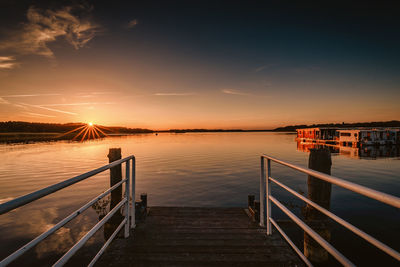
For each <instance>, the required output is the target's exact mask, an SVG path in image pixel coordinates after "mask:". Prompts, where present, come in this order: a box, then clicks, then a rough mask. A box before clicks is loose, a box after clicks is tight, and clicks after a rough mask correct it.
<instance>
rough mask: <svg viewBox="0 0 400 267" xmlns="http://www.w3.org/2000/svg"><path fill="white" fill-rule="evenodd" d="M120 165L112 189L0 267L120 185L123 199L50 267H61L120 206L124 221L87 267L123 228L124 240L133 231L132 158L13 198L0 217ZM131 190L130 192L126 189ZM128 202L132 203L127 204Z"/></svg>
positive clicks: (14, 256)
mask: <svg viewBox="0 0 400 267" xmlns="http://www.w3.org/2000/svg"><path fill="white" fill-rule="evenodd" d="M131 160H132V172H131V168H130V163H131ZM122 163H126V168H125V171H126V173H125V179H122V180H121V181H119V182H118V183H116V184H115V185H113V186H112V187H111V188H109V189H107V190H106V191H104V192H103V193H101V194H100V195H98V196H97V197H95V198H94V199H92V200H91V201H89V202H87V203H86V204H84V205H83V206H82V207H80V208H79V209H78V210H76V211H74V212H73V213H71V214H70V215H68V216H67V217H65V218H64V219H62V220H61V221H60V222H58V223H57V224H56V225H54V226H53V227H52V228H50V229H49V230H47V231H46V232H44V233H42V234H40V235H39V236H37V237H36V238H34V239H33V240H32V241H30V242H28V243H27V244H25V245H24V246H22V247H21V248H19V249H18V250H16V251H15V252H13V253H12V254H11V255H9V256H8V257H6V258H4V259H3V260H1V261H0V267H3V266H6V265H8V264H9V263H11V262H12V261H14V260H15V259H17V258H18V257H20V256H21V255H23V254H24V253H25V252H26V251H28V250H29V249H31V248H33V247H34V246H36V245H37V244H38V243H39V242H41V241H43V240H44V239H45V238H46V237H48V236H49V235H51V234H53V233H54V232H55V231H57V230H58V229H59V228H61V227H62V226H64V225H65V224H67V223H68V222H69V221H71V220H73V219H74V218H76V217H77V216H78V215H79V214H81V213H82V212H83V211H85V210H86V209H88V208H89V207H90V206H91V205H93V204H94V203H95V202H96V201H98V200H100V199H101V198H103V197H105V196H106V195H108V194H110V193H111V192H112V191H113V190H114V189H116V188H117V187H120V186H121V187H122V184H123V183H125V193H124V194H125V197H124V198H123V199H122V200H121V201H120V202H119V203H118V204H117V205H116V206H115V207H114V208H113V209H112V210H111V211H110V212H109V213H108V214H107V215H106V216H105V217H104V218H103V219H102V220H101V221H99V222H98V223H97V224H96V225H95V226H94V227H93V228H92V229H91V230H89V232H87V233H86V234H85V236H84V237H83V238H81V239H80V240H79V241H78V242H77V243H76V244H75V245H74V246H73V247H72V248H71V249H70V250H69V251H68V252H67V253H65V254H64V255H63V256H62V257H61V258H60V259H59V260H58V261H57V262H56V263H55V265H54V266H63V265H64V264H65V263H66V262H67V261H68V260H69V258H70V257H72V256H73V255H74V254H75V253H76V252H77V251H78V250H79V249H80V248H81V247H82V246H83V245H84V243H85V242H86V241H87V240H88V239H89V238H90V237H91V236H93V235H94V233H96V231H98V230H99V229H100V227H101V226H103V225H104V224H105V223H106V222H107V221H108V220H109V219H110V218H111V217H112V216H113V215H114V214H115V213H116V212H117V211H118V210H119V209H120V208H121V207H122V206H124V205H125V218H124V219H123V220H122V222H121V223H120V225H119V226H118V227H117V229H116V230H115V231H114V232H113V233H112V234H111V236H110V237H109V238H108V240H107V241H106V243H105V244H104V245H103V247H102V248H101V249H100V251H99V252H98V253H97V254H96V256H95V257H94V258H93V259H92V261H91V262H90V264H89V265H90V266H93V264H94V263H95V262H96V261H97V260H98V259H99V257H100V256H101V255H102V253H103V252H104V251H105V249H106V248H107V247H108V245H109V244H110V243H111V241H112V240H113V239H114V237H115V236H116V235H117V233H118V232H119V231H120V230H121V228H122V226H124V225H125V231H124V237H125V238H126V237H128V236H129V229H130V228H134V227H135V179H136V178H135V170H136V162H135V156H133V155H131V156H129V157H126V158H123V159H119V160H116V161H113V162H111V163H110V164H107V165H104V166H103V167H100V168H97V169H95V170H92V171H89V172H86V173H84V174H81V175H78V176H75V177H73V178H70V179H67V180H64V181H63V182H60V183H57V184H54V185H51V186H48V187H45V188H43V189H40V190H37V191H35V192H32V193H29V194H26V195H24V196H21V197H18V198H15V199H13V200H10V201H8V202H6V203H3V204H1V205H0V211H1V212H0V215H1V214H3V213H6V212H8V211H11V210H13V209H16V208H18V207H21V206H23V205H26V204H28V203H30V202H32V201H34V200H37V199H40V198H42V197H44V196H47V195H49V194H52V193H54V192H56V191H58V190H61V189H63V188H65V187H68V186H70V185H73V184H75V183H77V182H80V181H82V180H85V179H87V178H89V177H92V176H93V175H96V174H98V173H101V172H103V171H105V170H108V169H111V168H113V167H116V166H118V165H121V164H122ZM131 178H132V184H131V182H130V179H131ZM130 186H132V188H130ZM131 189H132V201H130V192H131ZM130 202H132V203H130Z"/></svg>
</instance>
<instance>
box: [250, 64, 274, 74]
mask: <svg viewBox="0 0 400 267" xmlns="http://www.w3.org/2000/svg"><path fill="white" fill-rule="evenodd" d="M278 65H279V64H275V63H270V64H265V65H262V66H259V67H257V68H256V69H254V71H255V72H261V71H263V70H266V69H270V68H272V67H277V66H278Z"/></svg>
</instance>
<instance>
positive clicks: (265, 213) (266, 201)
mask: <svg viewBox="0 0 400 267" xmlns="http://www.w3.org/2000/svg"><path fill="white" fill-rule="evenodd" d="M265 161H267V164H265ZM271 161H273V162H276V163H278V164H281V165H284V166H287V167H289V168H292V169H295V170H297V171H300V172H302V173H305V174H308V175H311V176H313V177H315V178H318V179H321V180H323V181H326V182H329V183H332V184H335V185H337V186H340V187H343V188H346V189H348V190H351V191H353V192H356V193H359V194H361V195H364V196H367V197H369V198H372V199H375V200H377V201H380V202H383V203H385V204H388V205H390V206H393V207H396V208H400V198H398V197H395V196H392V195H389V194H386V193H382V192H379V191H376V190H373V189H370V188H368V187H365V186H362V185H358V184H355V183H352V182H349V181H345V180H343V179H341V178H337V177H334V176H331V175H328V174H324V173H321V172H318V171H314V170H311V169H308V168H303V167H300V166H297V165H294V164H290V163H287V162H284V161H282V160H279V159H276V158H273V157H270V156H267V155H262V156H261V175H260V225H261V226H263V227H264V226H266V230H267V235H270V234H272V225H274V226H275V228H276V229H277V230H278V232H279V233H280V234H281V235H282V236H283V238H285V240H286V241H287V242H288V244H289V245H290V246H291V247H292V248H293V249H294V251H295V252H296V253H297V254H298V255H299V257H300V258H301V259H302V260H303V261H304V263H305V264H306V265H308V266H312V264H311V262H310V261H309V260H308V259H307V258H306V256H305V255H304V254H303V253H302V252H301V251H300V249H299V248H298V247H297V246H296V245H295V244H294V243H293V242H292V241H291V240H290V238H289V237H288V236H287V235H286V234H285V232H284V231H283V230H282V229H281V228H280V227H279V225H278V224H277V223H276V221H275V220H274V219H273V218H272V217H271V202H272V203H274V204H275V205H276V206H277V207H278V208H279V209H280V210H281V211H283V212H284V213H285V214H286V215H287V216H288V217H289V218H290V219H292V220H293V221H294V222H295V223H296V224H297V225H298V226H300V227H301V228H302V229H303V230H304V231H305V232H306V233H307V234H308V235H309V236H311V237H312V238H313V239H314V240H315V241H316V242H318V243H319V244H320V245H321V246H322V247H323V248H324V249H325V250H326V251H328V252H329V253H330V254H331V255H332V256H333V257H334V258H335V259H336V260H338V261H339V262H340V263H341V264H343V265H344V266H354V264H353V263H352V262H351V261H350V260H348V259H347V258H346V257H345V256H344V255H342V254H341V253H340V252H339V251H338V250H336V249H335V248H334V247H333V246H332V245H331V244H329V243H328V242H327V241H326V240H325V239H323V238H322V237H321V236H320V235H319V234H318V233H316V232H315V231H314V230H312V229H311V228H310V227H309V226H308V225H307V224H305V223H304V222H303V221H302V220H300V219H299V218H298V217H297V216H296V215H295V214H293V213H292V212H291V211H290V210H289V209H287V208H286V207H285V206H284V205H283V204H282V203H281V202H279V201H278V200H277V199H276V198H275V197H273V196H272V195H271V182H272V183H274V184H276V185H278V186H279V187H281V188H283V189H285V190H286V191H288V192H289V193H291V194H292V195H294V196H296V197H298V198H300V199H301V200H303V201H304V202H306V203H307V204H309V205H310V206H312V207H313V208H315V209H317V210H318V211H320V212H321V213H323V214H325V215H326V216H328V217H329V218H331V219H333V220H334V221H336V222H337V223H339V224H341V225H342V226H344V227H345V228H347V229H348V230H350V231H352V232H353V233H355V234H356V235H358V236H359V237H361V238H363V239H364V240H366V241H368V242H369V243H371V244H372V245H374V246H375V247H377V248H379V249H380V250H382V251H384V252H385V253H387V254H388V255H390V256H392V257H393V258H395V259H397V260H398V261H400V253H399V252H397V251H396V250H394V249H392V248H390V247H389V246H387V245H385V244H383V243H382V242H380V241H378V240H377V239H375V238H374V237H372V236H370V235H369V234H367V233H365V232H364V231H362V230H360V229H358V228H357V227H355V226H354V225H352V224H350V223H348V222H346V221H345V220H343V219H341V218H340V217H338V216H336V215H335V214H333V213H332V212H330V211H328V210H327V209H325V208H323V207H321V206H320V205H318V204H317V203H315V202H313V201H311V200H309V199H308V198H306V197H304V196H303V195H301V194H299V193H297V192H296V191H294V190H293V189H291V188H289V187H288V186H286V185H284V184H283V183H281V182H279V181H277V180H276V179H274V178H272V176H271ZM265 165H267V166H265ZM266 167H267V168H266ZM267 177H268V179H267Z"/></svg>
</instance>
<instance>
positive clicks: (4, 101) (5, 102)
mask: <svg viewBox="0 0 400 267" xmlns="http://www.w3.org/2000/svg"><path fill="white" fill-rule="evenodd" d="M0 104H10V102H8V101H7V100H5V99H4V98H2V97H0Z"/></svg>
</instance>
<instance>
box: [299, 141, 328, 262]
mask: <svg viewBox="0 0 400 267" xmlns="http://www.w3.org/2000/svg"><path fill="white" fill-rule="evenodd" d="M331 166H332V159H331V153H330V151H329V150H328V149H326V148H319V149H310V157H309V162H308V167H309V168H310V169H313V170H316V171H319V172H323V173H326V174H331ZM307 184H308V198H309V199H310V200H312V201H313V202H315V203H317V204H318V205H320V206H322V207H323V208H325V209H327V210H329V209H330V199H331V190H332V184H331V183H328V182H325V181H323V180H321V179H318V178H315V177H313V176H311V175H309V176H308V181H307ZM304 217H305V220H306V222H307V224H308V225H309V226H310V227H311V228H312V229H313V230H314V231H316V232H317V233H318V234H319V235H320V236H321V237H322V238H324V239H325V240H326V241H328V242H329V241H330V239H331V230H330V227H329V220H328V219H327V217H326V216H325V215H323V214H322V213H320V212H319V211H318V210H316V209H315V208H313V207H312V206H311V205H308V204H307V206H306V208H305V214H304ZM304 255H305V256H306V257H307V258H308V259H309V260H310V261H311V262H314V263H324V262H327V261H328V259H329V253H328V252H327V251H326V250H325V249H324V248H322V247H321V246H320V245H319V244H318V243H317V242H316V241H315V240H314V239H312V238H311V237H310V236H309V235H308V234H306V233H304Z"/></svg>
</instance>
